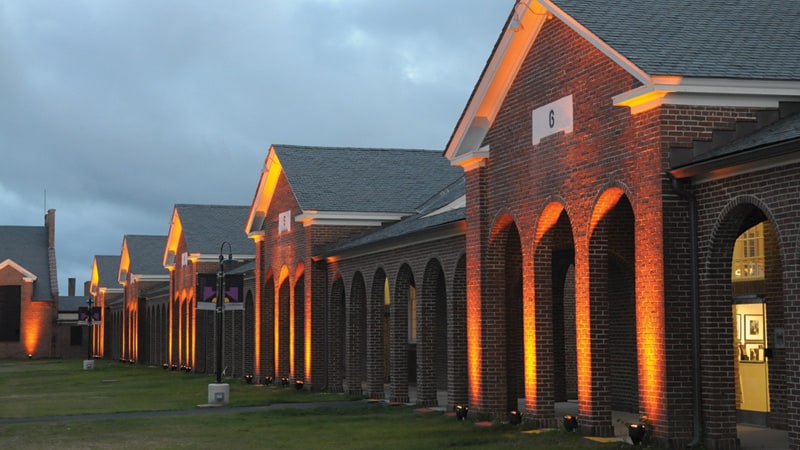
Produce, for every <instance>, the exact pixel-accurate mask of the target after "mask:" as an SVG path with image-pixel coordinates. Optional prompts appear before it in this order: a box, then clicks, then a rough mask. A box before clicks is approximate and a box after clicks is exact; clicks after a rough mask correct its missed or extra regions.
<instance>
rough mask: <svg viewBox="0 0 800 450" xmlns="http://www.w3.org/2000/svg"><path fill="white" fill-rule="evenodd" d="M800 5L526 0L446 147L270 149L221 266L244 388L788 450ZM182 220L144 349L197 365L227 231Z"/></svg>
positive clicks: (796, 434) (793, 422)
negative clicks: (570, 412) (233, 288)
mask: <svg viewBox="0 0 800 450" xmlns="http://www.w3.org/2000/svg"><path fill="white" fill-rule="evenodd" d="M798 8H800V6H798V5H795V4H794V3H782V4H780V5H777V4H775V3H771V2H770V3H768V2H766V1H765V0H759V1H751V2H747V3H741V2H729V1H722V0H709V1H705V2H689V1H678V0H663V1H660V2H626V3H620V2H613V1H611V0H594V1H592V2H586V1H581V0H541V1H538V2H537V1H533V0H532V1H530V2H528V1H520V2H517V3H516V4H515V5H514V7H513V9H512V11H511V13H510V15H509V19H508V22H507V23H506V25H505V26H504V28H503V29H502V30H501V33H500V36H499V38H498V41H497V43H496V45H495V47H494V49H493V52H492V54H491V55H490V57H489V59H488V62H487V65H486V67H485V69H484V71H483V72H482V74H481V75H480V79H479V80H478V83H477V84H476V86H475V89H474V91H473V93H472V94H471V96H470V98H469V99H468V101H467V104H466V107H465V108H464V111H463V113H462V115H461V117H460V118H459V119H458V121H457V123H456V126H455V129H454V131H453V134H452V136H451V139H450V141H449V142H448V144H447V147H446V149H445V151H444V157H442V155H441V154H440V153H438V152H430V151H420V150H392V149H355V148H327V147H299V146H285V145H273V146H271V147H270V149H269V152H268V155H267V158H266V161H265V163H264V168H263V171H262V174H261V178H260V180H259V183H258V186H257V189H256V192H255V196H254V199H253V203H252V205H251V206H250V208H249V211H247V212H246V213H245V215H246V221H245V223H244V227H243V228H244V234H246V236H247V237H249V238H250V239H252V240H253V241H254V244H255V261H254V264H252V265H248V264H244V265H243V266H241V267H239V268H236V269H233V270H232V272H235V271H239V272H242V273H245V274H252V275H250V281H249V282H250V283H251V286H252V288H253V295H252V296H251V297H248V298H246V299H245V301H244V312H243V314H242V316H241V318H242V319H243V320H242V322H241V323H240V325H237V324H236V323H233V324H231V326H228V323H227V322H226V329H231V330H236V329H237V327H238V329H239V331H240V332H241V333H242V335H241V338H240V340H238V341H237V340H236V339H234V338H231V341H232V342H240V343H241V344H242V345H241V347H240V348H241V354H238V353H236V352H237V351H239V350H237V348H236V347H232V348H231V349H230V352H229V351H228V350H226V354H230V355H232V356H231V357H232V358H233V361H231V364H230V365H231V366H232V367H234V369H233V373H234V374H235V376H239V375H240V374H241V373H244V374H253V375H255V376H257V377H258V379H264V378H267V377H274V378H287V379H294V380H303V381H305V385H306V386H307V387H309V388H312V389H317V390H323V389H324V390H330V391H335V392H341V391H345V392H348V393H351V394H356V395H359V394H361V395H365V396H368V397H371V398H385V399H388V400H390V401H396V402H406V401H413V402H416V403H419V404H423V405H435V404H441V405H446V406H447V407H448V408H452V407H454V406H455V405H459V404H468V405H469V406H470V409H471V410H473V411H478V412H480V413H481V414H485V415H487V416H489V417H492V418H494V419H499V420H502V419H505V418H507V417H508V414H509V412H510V411H511V410H515V409H519V408H520V407H521V408H522V409H524V410H525V420H526V421H527V422H529V423H530V424H532V425H535V426H540V427H552V426H557V425H558V423H557V421H556V410H557V409H556V408H557V406H558V405H565V404H567V405H573V406H574V407H576V408H577V414H578V416H579V418H580V420H579V426H580V427H581V429H582V431H583V432H585V433H588V434H593V435H606V436H607V435H611V434H613V433H614V423H613V419H612V411H624V412H630V413H636V414H641V415H644V416H646V417H647V421H648V423H650V424H651V425H652V428H653V432H654V434H655V436H656V437H657V438H659V439H662V440H663V441H664V442H666V443H667V444H668V445H669V446H671V447H673V448H683V447H685V446H687V445H688V444H691V445H697V444H703V445H705V446H706V447H707V448H719V449H734V448H736V446H737V424H741V423H748V424H757V425H762V426H768V427H772V428H778V429H786V430H788V436H789V439H788V442H787V445H788V446H789V447H791V448H800V397H798V395H797V394H796V393H795V392H794V390H795V389H793V388H794V387H795V386H796V385H797V384H798V381H800V380H798V378H797V377H798V375H796V374H798V373H800V370H798V369H800V350H798V345H796V344H797V343H798V341H800V320H798V319H800V317H798V314H800V313H798V312H797V311H798V308H797V305H798V304H800V299H799V298H798V290H797V285H798V280H799V279H800V265H798V261H797V252H798V247H800V227H798V226H797V221H798V219H797V218H798V217H800V196H798V194H797V193H798V190H799V189H800V151H799V150H800V106H798V105H800V46H798V45H797V42H800V35H798V33H800V28H798V27H797V26H796V19H797V17H800V9H798ZM742 30H748V33H742V32H741V31H742ZM750 35H752V36H756V37H757V39H756V38H754V39H750V38H749V37H748V36H750ZM177 216H180V217H179V219H180V222H183V220H184V217H183V213H181V212H180V209H179V208H178V207H176V210H175V212H174V213H173V224H172V228H171V231H170V238H169V239H168V242H167V245H166V246H164V245H163V242H162V247H161V251H162V252H163V255H164V257H163V258H162V261H161V263H162V264H161V265H162V267H161V268H162V269H163V267H168V268H169V269H170V273H171V279H172V286H173V287H172V289H171V290H170V291H169V293H168V295H167V298H169V299H170V300H169V301H170V302H171V305H172V306H171V307H164V308H162V310H161V312H158V313H156V315H155V316H154V317H155V318H152V319H150V318H149V319H148V320H147V322H148V323H150V322H151V320H152V321H153V322H154V323H159V324H161V325H159V327H160V328H158V329H160V330H162V331H161V332H160V333H158V334H159V335H160V336H161V338H156V341H155V344H151V345H154V346H155V347H154V348H158V349H159V351H160V352H165V353H163V354H165V355H169V357H168V359H169V361H170V362H171V363H172V364H181V365H198V366H199V365H200V364H205V365H206V366H208V362H205V363H201V362H200V361H198V358H197V355H200V354H203V355H206V356H207V355H208V352H207V351H206V350H200V346H199V339H198V338H196V337H195V334H194V333H195V332H192V331H190V330H191V329H192V327H194V325H191V324H192V323H196V322H194V319H192V317H194V316H193V314H194V313H193V311H194V308H193V307H192V302H193V301H194V300H192V298H193V297H192V296H193V295H195V291H194V290H193V289H194V286H196V280H194V278H196V277H197V276H198V274H201V273H205V272H206V269H205V268H202V269H201V268H200V264H199V263H200V262H202V261H201V260H203V258H202V257H201V256H196V257H195V259H192V258H193V257H192V256H191V255H203V254H205V255H207V259H208V263H209V264H211V265H212V266H213V265H214V264H213V263H214V259H215V258H218V256H219V254H218V253H217V250H218V247H217V246H219V245H220V242H219V241H220V237H217V238H216V239H214V238H210V239H209V238H204V240H205V242H203V243H202V244H191V245H190V243H189V242H188V241H186V242H184V241H183V239H184V238H183V237H182V236H183V231H182V230H181V229H179V228H176V217H177ZM186 217H188V216H186ZM181 226H183V225H181ZM186 229H188V227H186ZM231 239H233V237H232V238H231ZM237 239H238V238H237ZM231 242H232V241H231ZM194 245H198V247H193V246H194ZM199 245H202V246H206V245H208V246H210V247H209V249H207V250H199V248H200V247H199ZM190 247H191V248H190ZM231 247H232V248H231V249H230V251H231V252H234V253H235V254H236V253H239V252H240V250H239V245H238V244H236V245H231ZM195 248H197V250H195ZM204 248H205V247H204ZM219 253H223V249H221V248H220V249H219ZM180 255H186V263H185V264H184V263H183V262H181V263H180V264H179V263H178V262H177V261H178V258H179V257H180V258H183V256H180ZM217 261H218V260H217ZM196 262H197V263H198V264H197V265H198V267H197V268H193V267H192V268H187V269H183V268H182V267H183V266H187V267H188V266H190V265H194V264H195V263H196ZM124 265H125V258H124V252H123V258H122V262H121V264H120V268H122V266H124ZM208 270H209V271H211V272H212V273H213V272H214V271H215V270H216V269H215V268H214V267H209V269H208ZM251 271H252V272H251ZM153 273H156V272H153ZM123 280H124V277H120V281H123ZM123 284H126V283H125V282H124V281H123ZM128 284H130V282H128ZM127 289H128V286H126V294H125V295H126V298H127V297H128V293H127ZM162 289H163V288H162ZM153 304H154V305H157V304H159V303H157V302H153ZM112 308H113V307H112ZM119 309H120V311H121V310H122V307H121V306H120V308H119ZM120 317H123V316H122V315H120ZM169 317H171V318H169ZM232 317H233V316H232ZM115 320H116V321H115V322H112V323H115V324H116V323H117V321H121V320H122V319H115ZM126 320H127V319H126ZM231 320H234V319H233V318H232V319H231ZM124 324H125V323H121V325H124ZM120 329H121V330H125V329H127V328H125V327H121V328H120ZM167 330H173V334H171V335H169V337H166V338H165V337H164V336H165V335H166V334H165V333H168V331H167ZM174 330H178V331H177V332H174ZM181 330H183V331H181ZM195 331H196V328H195ZM122 336H123V341H122V344H121V348H122V349H123V352H122V356H121V357H122V358H126V357H128V356H127V354H126V353H125V351H124V349H126V348H127V347H125V345H126V344H125V342H127V341H125V338H124V336H125V335H124V333H123V334H122ZM226 336H227V335H226ZM158 339H162V340H161V341H159V340H158ZM226 339H228V338H226ZM106 345H108V344H106ZM128 347H131V345H128ZM206 347H207V345H206ZM240 356H241V364H239V363H238V362H237V361H239V357H240ZM237 364H238V365H237Z"/></svg>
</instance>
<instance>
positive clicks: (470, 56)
mask: <svg viewBox="0 0 800 450" xmlns="http://www.w3.org/2000/svg"><path fill="white" fill-rule="evenodd" d="M513 4H514V2H513V0H505V1H496V0H492V1H489V0H465V1H455V0H447V1H429V0H405V1H401V0H396V1H394V0H384V1H373V0H338V1H336V0H271V1H260V2H253V1H246V0H238V1H226V2H219V1H209V2H194V1H189V0H173V1H168V2H163V1H155V0H144V1H143V0H136V1H134V0H129V1H128V0H122V1H114V2H108V1H101V0H85V1H74V2H73V1H71V2H62V1H56V0H45V1H36V2H22V1H13V0H0V99H2V101H0V152H2V155H3V161H4V162H3V164H2V166H0V211H2V213H0V223H2V224H21V225H41V224H42V223H43V214H44V208H45V190H46V192H47V194H46V197H47V201H46V202H47V205H46V207H48V208H55V209H56V210H57V213H56V223H57V252H58V264H59V278H60V280H59V281H60V285H61V287H62V290H64V289H65V286H66V279H67V278H68V277H74V278H77V279H78V281H79V283H81V282H83V281H85V280H86V279H88V278H89V275H90V273H89V269H90V264H91V261H92V257H93V256H94V255H95V254H117V253H119V250H120V245H121V243H122V237H123V235H125V234H166V233H167V231H168V226H169V214H170V211H171V207H172V205H173V204H174V203H226V204H249V202H250V201H251V200H252V198H253V193H254V190H255V187H256V186H255V185H256V183H257V180H258V176H259V173H260V170H261V165H262V164H263V161H264V157H265V156H266V150H267V148H268V146H269V145H270V144H271V143H287V144H307V145H332V146H369V147H414V148H434V149H442V148H443V147H444V145H445V144H446V143H447V139H448V138H449V136H450V133H451V132H452V130H453V127H454V126H455V123H456V121H457V120H458V117H459V115H460V113H461V111H462V109H463V108H464V106H465V104H466V101H467V100H468V96H469V94H470V92H471V90H472V88H473V86H474V84H475V82H476V81H477V78H478V76H479V75H480V72H481V70H482V68H483V65H484V64H485V62H486V59H487V58H488V56H489V53H490V51H491V49H492V47H493V45H494V43H495V41H496V39H497V36H498V35H499V33H500V31H501V27H502V25H503V23H504V21H505V19H506V17H507V16H508V13H509V11H510V10H511V7H512V6H513Z"/></svg>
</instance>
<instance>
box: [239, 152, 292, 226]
mask: <svg viewBox="0 0 800 450" xmlns="http://www.w3.org/2000/svg"><path fill="white" fill-rule="evenodd" d="M281 173H283V167H282V166H281V163H280V161H278V157H277V156H276V155H275V146H274V145H271V146H270V147H269V152H268V154H267V159H266V160H265V161H264V168H263V169H262V170H261V179H259V181H258V187H257V188H256V193H255V196H254V197H253V203H252V204H251V205H250V214H249V215H248V217H247V223H246V224H245V226H244V231H245V233H247V235H248V236H250V237H252V236H254V235H256V234H258V233H259V232H263V228H264V221H265V220H266V218H267V212H268V211H269V205H270V203H271V202H272V196H273V195H275V188H276V187H277V185H278V180H279V179H280V175H281Z"/></svg>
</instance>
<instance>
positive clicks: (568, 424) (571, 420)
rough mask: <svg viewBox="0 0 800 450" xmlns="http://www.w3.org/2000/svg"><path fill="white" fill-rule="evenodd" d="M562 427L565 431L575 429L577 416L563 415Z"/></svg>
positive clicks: (576, 427)
mask: <svg viewBox="0 0 800 450" xmlns="http://www.w3.org/2000/svg"><path fill="white" fill-rule="evenodd" d="M564 429H565V430H567V431H573V432H574V431H577V429H578V416H570V415H566V416H564Z"/></svg>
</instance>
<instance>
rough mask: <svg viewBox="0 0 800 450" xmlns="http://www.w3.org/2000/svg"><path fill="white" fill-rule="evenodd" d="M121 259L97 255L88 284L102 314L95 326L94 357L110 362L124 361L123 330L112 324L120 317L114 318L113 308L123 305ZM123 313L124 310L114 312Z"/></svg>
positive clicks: (117, 308)
mask: <svg viewBox="0 0 800 450" xmlns="http://www.w3.org/2000/svg"><path fill="white" fill-rule="evenodd" d="M119 260H120V256H119V255H95V257H94V259H93V260H92V277H91V279H90V280H89V295H91V296H92V297H93V303H94V305H95V306H97V307H98V308H100V310H101V311H102V319H103V320H101V322H100V325H95V326H93V328H92V330H93V333H94V334H93V336H92V347H93V352H92V354H94V355H97V356H100V357H104V358H107V359H121V358H122V354H121V352H120V350H121V348H122V345H121V344H120V342H121V338H122V335H121V328H120V325H119V324H117V325H116V328H115V324H114V323H113V321H114V319H118V318H119V317H118V316H116V315H114V314H112V313H111V311H112V306H111V305H121V303H122V294H123V289H122V284H120V282H119ZM114 310H115V311H121V307H119V306H117V307H115V308H114Z"/></svg>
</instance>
